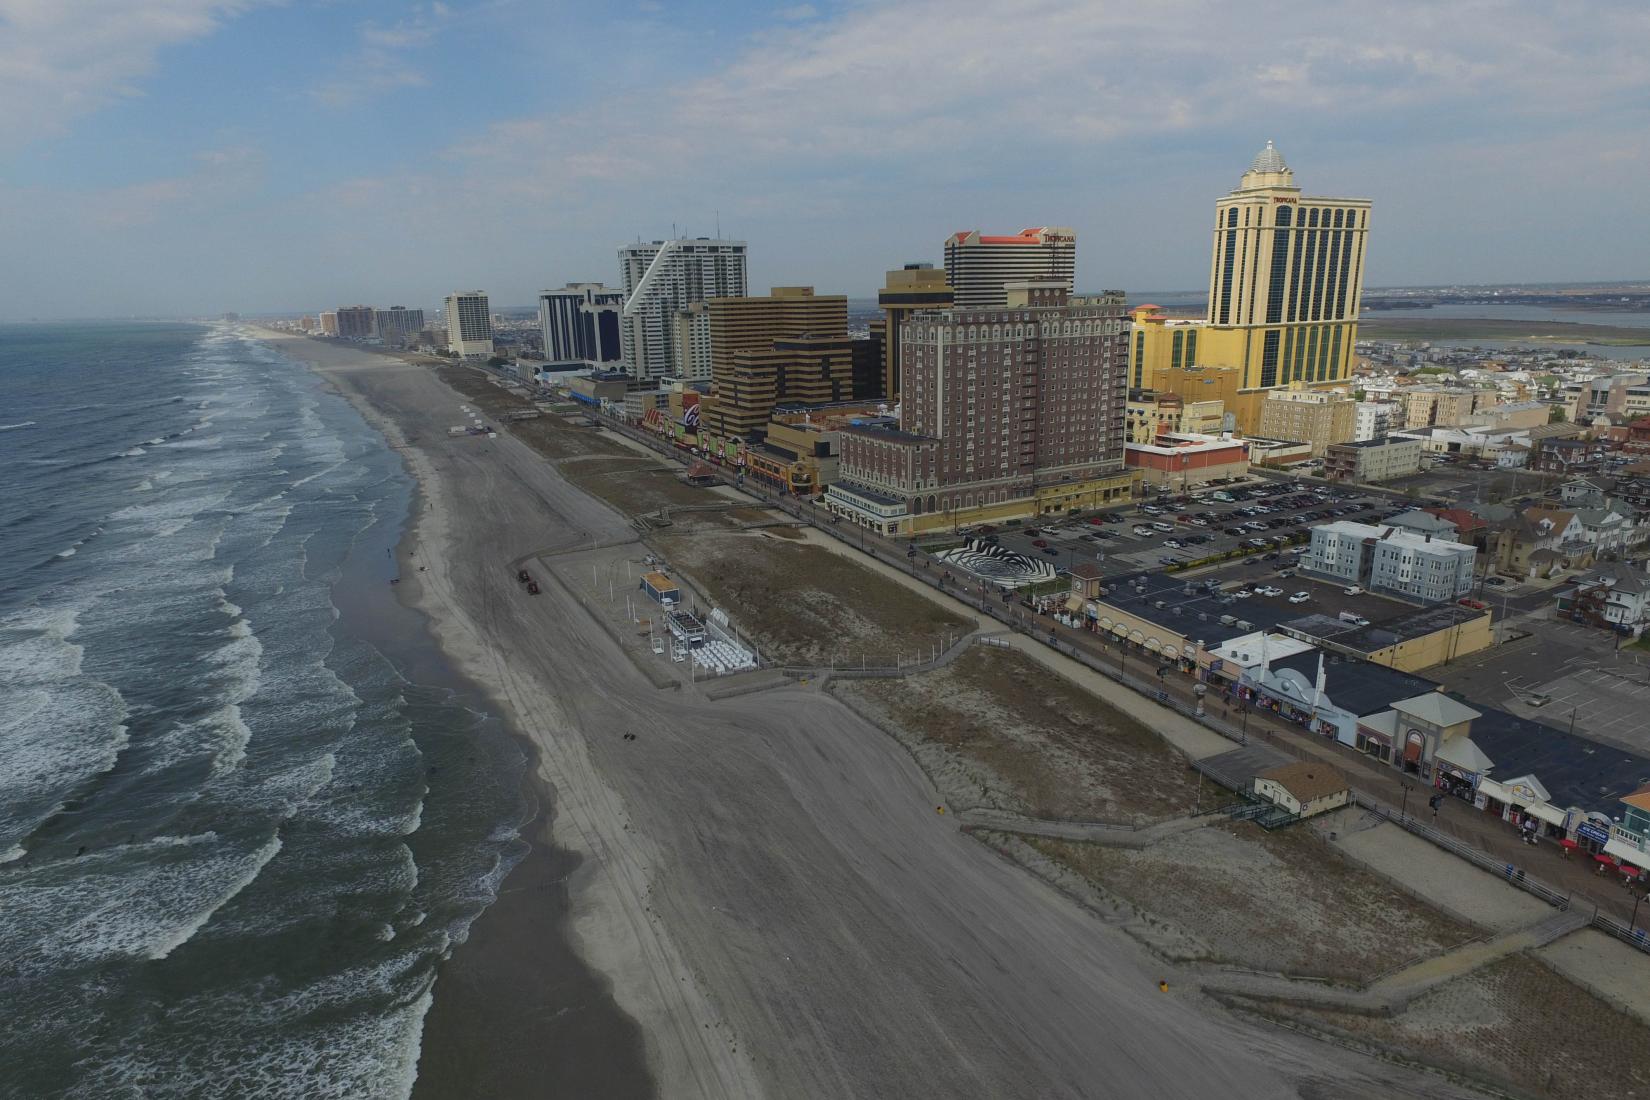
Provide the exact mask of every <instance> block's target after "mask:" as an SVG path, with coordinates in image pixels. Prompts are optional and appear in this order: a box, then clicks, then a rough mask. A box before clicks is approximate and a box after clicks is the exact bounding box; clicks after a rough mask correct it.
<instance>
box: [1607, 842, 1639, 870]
mask: <svg viewBox="0 0 1650 1100" xmlns="http://www.w3.org/2000/svg"><path fill="white" fill-rule="evenodd" d="M1604 854H1605V855H1607V856H1615V857H1616V858H1617V859H1619V860H1621V861H1622V862H1623V863H1631V864H1633V865H1634V866H1635V867H1639V866H1643V865H1644V864H1645V863H1646V862H1650V852H1641V851H1639V850H1638V848H1636V847H1634V846H1633V845H1631V844H1629V843H1627V842H1626V841H1625V840H1622V839H1621V838H1620V837H1614V836H1613V837H1611V838H1610V839H1609V840H1607V841H1605V842H1604Z"/></svg>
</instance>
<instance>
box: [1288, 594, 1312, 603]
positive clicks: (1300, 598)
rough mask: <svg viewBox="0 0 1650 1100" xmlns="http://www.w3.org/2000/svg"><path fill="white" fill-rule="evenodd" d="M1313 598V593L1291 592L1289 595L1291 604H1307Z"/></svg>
mask: <svg viewBox="0 0 1650 1100" xmlns="http://www.w3.org/2000/svg"><path fill="white" fill-rule="evenodd" d="M1311 598H1312V593H1310V592H1291V593H1290V594H1289V602H1290V603H1305V602H1306V601H1307V600H1310V599H1311Z"/></svg>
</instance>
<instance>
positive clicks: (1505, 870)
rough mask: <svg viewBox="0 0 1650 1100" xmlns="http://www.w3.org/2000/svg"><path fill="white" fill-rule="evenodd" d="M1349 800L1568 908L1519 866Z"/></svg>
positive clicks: (1364, 800)
mask: <svg viewBox="0 0 1650 1100" xmlns="http://www.w3.org/2000/svg"><path fill="white" fill-rule="evenodd" d="M1352 801H1353V802H1354V803H1355V804H1356V805H1358V806H1359V807H1361V808H1362V809H1365V810H1368V811H1369V812H1370V813H1372V814H1375V815H1377V816H1379V817H1382V818H1384V819H1386V820H1387V821H1390V822H1392V823H1393V824H1395V825H1398V826H1399V827H1401V828H1404V829H1407V830H1409V831H1410V832H1411V833H1414V834H1415V835H1416V836H1418V837H1420V838H1421V839H1422V840H1426V841H1429V842H1430V843H1432V844H1435V845H1437V846H1438V847H1440V848H1442V849H1444V850H1445V851H1447V852H1450V853H1451V854H1453V855H1456V856H1459V857H1460V858H1462V859H1464V860H1466V861H1467V862H1468V863H1471V864H1473V865H1474V866H1476V867H1480V868H1482V869H1483V870H1485V871H1488V872H1490V873H1491V874H1493V875H1495V876H1496V877H1498V878H1503V879H1506V880H1507V882H1508V883H1509V884H1511V885H1513V886H1516V887H1518V888H1519V889H1520V890H1523V891H1524V892H1525V893H1529V894H1534V895H1535V896H1536V897H1538V898H1540V899H1541V900H1542V901H1545V902H1547V903H1548V904H1549V905H1554V906H1557V907H1558V908H1560V909H1568V908H1569V907H1570V895H1569V894H1561V893H1559V892H1558V891H1557V890H1555V889H1553V888H1552V887H1551V886H1548V885H1547V884H1546V883H1544V882H1542V881H1541V880H1540V879H1537V878H1534V877H1532V876H1530V875H1528V874H1526V873H1525V871H1524V868H1522V867H1519V866H1517V865H1515V864H1512V863H1507V862H1505V861H1503V860H1501V859H1499V858H1497V857H1495V856H1493V855H1491V854H1490V853H1488V852H1486V851H1483V850H1482V849H1479V848H1474V847H1473V846H1472V845H1470V844H1466V843H1463V842H1462V841H1459V840H1457V839H1455V838H1454V837H1452V836H1450V835H1448V834H1447V833H1442V832H1439V831H1438V830H1437V829H1434V828H1433V827H1432V826H1430V825H1426V824H1423V823H1422V822H1420V821H1417V820H1416V819H1415V818H1413V817H1411V816H1409V815H1408V814H1401V813H1398V812H1397V811H1395V810H1393V809H1392V807H1390V806H1386V805H1383V804H1382V803H1379V802H1376V801H1374V800H1373V799H1371V798H1368V797H1366V796H1364V795H1361V794H1354V795H1353V798H1352Z"/></svg>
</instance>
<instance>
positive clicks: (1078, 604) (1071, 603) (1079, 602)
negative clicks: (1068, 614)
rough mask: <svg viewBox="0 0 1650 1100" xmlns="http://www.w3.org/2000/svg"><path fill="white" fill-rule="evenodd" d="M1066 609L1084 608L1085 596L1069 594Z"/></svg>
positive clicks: (1076, 609)
mask: <svg viewBox="0 0 1650 1100" xmlns="http://www.w3.org/2000/svg"><path fill="white" fill-rule="evenodd" d="M1066 610H1067V611H1081V610H1083V597H1081V596H1068V597H1067V598H1066Z"/></svg>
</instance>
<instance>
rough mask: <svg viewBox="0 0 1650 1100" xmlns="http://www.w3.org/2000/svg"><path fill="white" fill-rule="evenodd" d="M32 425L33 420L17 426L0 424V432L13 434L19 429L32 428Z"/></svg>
mask: <svg viewBox="0 0 1650 1100" xmlns="http://www.w3.org/2000/svg"><path fill="white" fill-rule="evenodd" d="M34 425H35V421H33V420H25V421H23V422H22V423H19V424H0V432H15V431H17V430H18V429H19V428H32V427H34Z"/></svg>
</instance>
